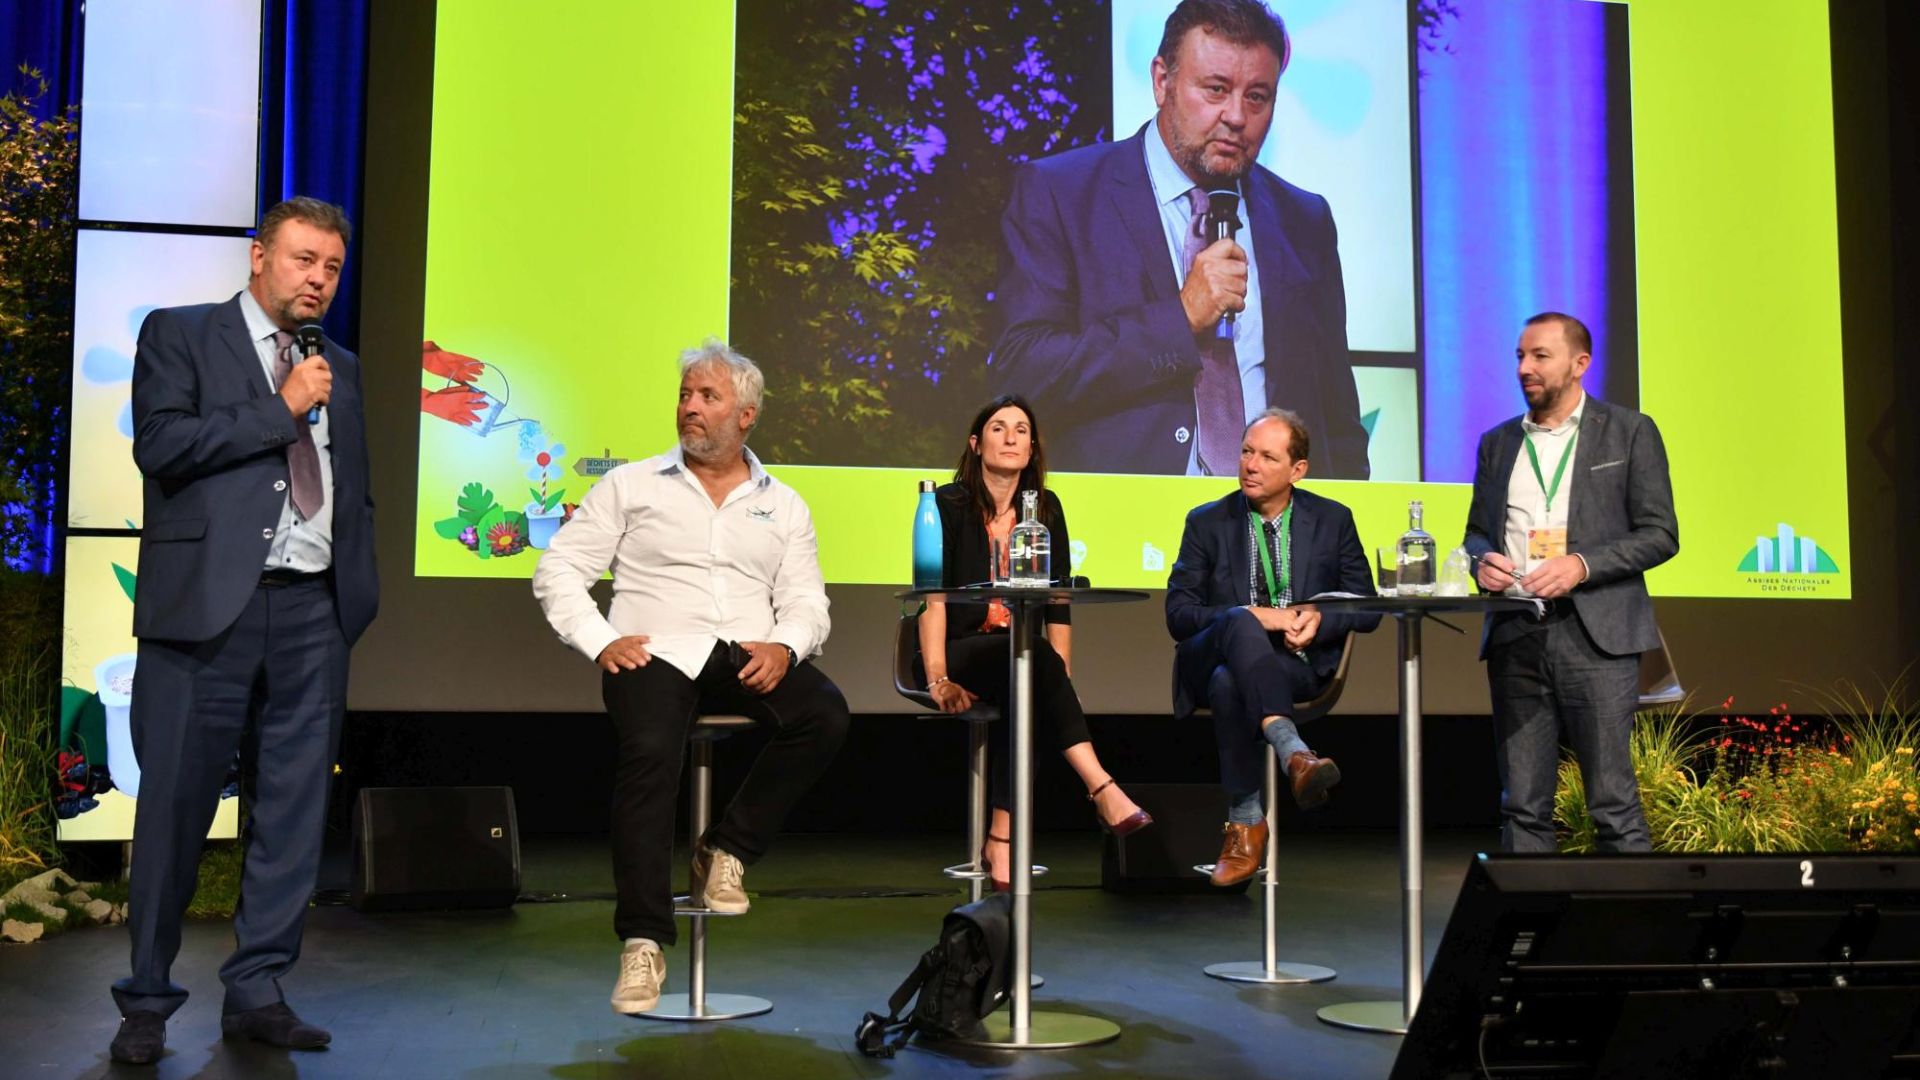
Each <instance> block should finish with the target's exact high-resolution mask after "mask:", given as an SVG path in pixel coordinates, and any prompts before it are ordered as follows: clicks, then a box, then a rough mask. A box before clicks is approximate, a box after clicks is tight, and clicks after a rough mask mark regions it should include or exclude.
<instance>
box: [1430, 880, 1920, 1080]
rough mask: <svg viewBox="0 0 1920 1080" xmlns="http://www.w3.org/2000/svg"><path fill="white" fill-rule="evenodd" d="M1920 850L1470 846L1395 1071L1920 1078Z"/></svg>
mask: <svg viewBox="0 0 1920 1080" xmlns="http://www.w3.org/2000/svg"><path fill="white" fill-rule="evenodd" d="M1916 1017H1920V858H1914V857H1911V856H1873V855H1709V856H1693V855H1612V856H1603V855H1576V856H1558V855H1534V856H1524V855H1507V856H1499V855H1479V856H1476V857H1475V858H1474V861H1473V863H1472V865H1471V866H1469V867H1468V869H1467V879H1466V883H1465V884H1464V885H1462V886H1461V889H1460V898H1459V900H1458V901H1457V902H1456V903H1455V904H1454V909H1453V916H1452V918H1450V919H1449V920H1448V921H1447V929H1446V933H1445V934H1444V935H1443V936H1442V938H1441V940H1440V949H1439V952H1438V953H1437V954H1436V955H1435V957H1434V961H1433V974H1432V975H1431V976H1430V977H1429V978H1428V980H1427V984H1426V992H1425V995H1424V996H1423V997H1422V998H1421V999H1420V1007H1419V1010H1418V1011H1417V1012H1416V1013H1415V1014H1414V1018H1413V1023H1412V1025H1411V1026H1410V1027H1409V1029H1408V1031H1407V1037H1406V1040H1405V1041H1404V1042H1403V1043H1402V1044H1401V1047H1400V1055H1399V1057H1398V1058H1397V1059H1396V1060H1395V1062H1394V1066H1393V1074H1392V1075H1393V1080H1426V1078H1429V1077H1433V1078H1455V1077H1461V1078H1464V1077H1481V1076H1497V1077H1547V1076H1552V1077H1568V1076H1580V1077H1602V1078H1615V1077H1620V1078H1625V1077H1633V1078H1635V1080H1647V1078H1664V1077H1675V1078H1678V1077H1686V1078H1689V1080H1691V1078H1695V1077H1767V1078H1770V1080H1788V1078H1797V1077H1806V1078H1813V1077H1821V1078H1826V1077H1843V1076H1844V1077H1917V1076H1920V1023H1917V1022H1916Z"/></svg>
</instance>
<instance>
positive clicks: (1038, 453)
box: [953, 394, 1047, 520]
mask: <svg viewBox="0 0 1920 1080" xmlns="http://www.w3.org/2000/svg"><path fill="white" fill-rule="evenodd" d="M1009 406H1011V407H1013V408H1016V409H1019V410H1020V411H1021V412H1023V413H1026V414H1027V430H1028V431H1029V432H1031V433H1032V435H1033V453H1032V455H1031V456H1029V457H1028V458H1027V467H1026V468H1024V469H1022V470H1020V482H1019V484H1017V485H1015V487H1014V490H1015V491H1016V492H1020V491H1039V492H1045V491H1046V490H1047V455H1046V450H1045V448H1044V444H1043V443H1041V441H1040V418H1039V417H1037V416H1035V415H1034V414H1033V406H1031V405H1029V404H1027V399H1026V398H1023V397H1021V396H1020V395H1018V394H1002V395H1000V396H999V397H997V398H994V399H993V400H992V401H989V402H987V403H986V405H984V406H982V407H981V409H980V411H979V413H977V414H976V415H975V416H974V418H973V426H972V427H971V428H969V429H968V430H967V434H968V435H969V436H971V437H972V438H971V441H969V442H968V444H967V445H966V446H964V447H961V449H960V464H958V465H956V466H954V469H953V482H954V483H956V484H961V485H964V486H965V487H966V489H967V494H968V495H969V496H971V497H972V499H973V505H974V506H975V507H976V508H978V509H979V511H980V516H981V517H982V518H986V519H988V520H992V518H993V515H994V511H995V509H996V508H995V507H994V505H993V496H992V495H991V494H990V493H989V492H988V491H987V480H986V475H985V474H986V467H985V466H984V465H982V464H981V462H980V454H979V453H977V452H975V450H974V445H975V443H977V442H978V441H979V440H980V437H981V432H983V431H985V430H986V429H987V421H988V420H991V419H993V414H994V413H997V412H999V411H1000V410H1001V409H1004V408H1007V407H1009ZM1015 508H1016V509H1018V504H1017V503H1016V504H1015Z"/></svg>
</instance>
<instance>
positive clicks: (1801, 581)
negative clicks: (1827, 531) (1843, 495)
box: [1736, 521, 1840, 594]
mask: <svg viewBox="0 0 1920 1080" xmlns="http://www.w3.org/2000/svg"><path fill="white" fill-rule="evenodd" d="M1736 569H1737V570H1738V572H1740V573H1742V574H1746V575H1748V577H1747V581H1748V583H1749V584H1752V585H1757V586H1759V588H1760V591H1761V592H1763V593H1779V594H1788V593H1799V594H1811V593H1820V592H1824V591H1826V589H1827V587H1828V586H1831V585H1832V584H1834V579H1835V577H1836V576H1837V575H1838V574H1839V573H1840V564H1839V563H1836V562H1835V561H1834V560H1833V556H1832V555H1830V554H1828V553H1827V550H1826V549H1825V548H1822V547H1821V546H1820V544H1819V542H1818V541H1816V540H1815V539H1814V538H1813V537H1811V536H1800V535H1798V534H1796V533H1795V532H1794V529H1793V526H1791V525H1789V524H1787V523H1786V522H1784V521H1782V522H1779V523H1778V524H1776V525H1775V526H1774V532H1773V535H1772V536H1756V537H1754V540H1753V546H1752V547H1750V548H1748V549H1747V553H1746V555H1745V557H1743V558H1742V559H1741V560H1740V565H1739V566H1738V567H1736Z"/></svg>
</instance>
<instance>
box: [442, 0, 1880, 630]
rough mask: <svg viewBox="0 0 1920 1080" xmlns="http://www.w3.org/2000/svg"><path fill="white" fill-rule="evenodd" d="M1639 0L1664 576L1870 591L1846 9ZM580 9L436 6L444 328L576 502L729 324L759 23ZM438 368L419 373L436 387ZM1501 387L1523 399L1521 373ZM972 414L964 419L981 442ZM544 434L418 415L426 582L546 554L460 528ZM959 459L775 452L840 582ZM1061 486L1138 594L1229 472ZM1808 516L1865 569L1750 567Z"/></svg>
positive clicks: (669, 430) (854, 575)
mask: <svg viewBox="0 0 1920 1080" xmlns="http://www.w3.org/2000/svg"><path fill="white" fill-rule="evenodd" d="M1631 8H1632V25H1631V33H1630V38H1631V43H1632V51H1631V66H1632V95H1633V153H1634V165H1635V167H1634V176H1635V189H1634V218H1635V224H1636V237H1635V251H1636V253H1637V266H1636V279H1637V282H1638V317H1639V340H1640V354H1641V357H1642V362H1641V369H1640V407H1641V408H1642V410H1644V411H1645V412H1647V413H1648V414H1649V415H1651V416H1652V417H1653V418H1654V419H1655V420H1656V421H1657V422H1658V423H1659V425H1660V428H1661V431H1662V433H1663V435H1664V436H1665V438H1666V443H1667V449H1668V453H1669V456H1670V458H1671V463H1672V476H1673V486H1674V497H1675V500H1676V503H1677V506H1678V509H1679V514H1680V520H1681V524H1682V529H1681V550H1680V554H1679V555H1678V556H1677V557H1676V558H1675V559H1674V560H1673V561H1671V562H1669V563H1667V564H1666V565H1664V566H1661V567H1659V568H1658V569H1656V570H1654V571H1653V572H1652V573H1651V574H1649V576H1648V582H1649V586H1650V588H1651V589H1652V591H1653V592H1654V594H1655V595H1662V596H1699V597H1743V596H1777V595H1791V596H1795V597H1802V598H1804V597H1820V598H1836V599H1838V598H1846V597H1848V596H1850V595H1851V591H1852V585H1851V565H1850V564H1851V560H1850V558H1849V556H1848V553H1849V550H1850V547H1849V535H1848V521H1847V502H1846V461H1845V453H1844V446H1843V430H1844V423H1845V416H1844V412H1843V409H1842V386H1841V378H1842V355H1843V354H1842V341H1841V333H1840V295H1839V251H1838V241H1837V237H1836V233H1835V202H1834V200H1835V194H1834V157H1833V114H1832V107H1833V102H1832V88H1831V73H1830V59H1829V56H1830V54H1829V42H1828V22H1827V12H1826V7H1825V5H1824V4H1815V3H1806V2H1804V0H1764V2H1750V0H1636V2H1634V3H1633V4H1632V5H1631ZM1282 10H1284V8H1283V9H1282ZM568 11H569V17H568V18H565V19H561V18H557V17H555V16H554V15H553V14H552V13H551V12H543V11H536V10H532V9H528V8H526V7H524V6H520V5H512V4H508V3H504V2H493V0H489V2H462V3H458V4H442V5H441V6H440V10H439V14H438V25H437V31H436V33H437V41H436V44H435V53H434V107H433V145H432V177H431V182H430V195H429V198H430V209H429V218H428V248H427V272H426V288H427V291H426V317H425V326H424V328H423V336H424V337H425V338H427V339H430V340H434V341H435V342H436V343H437V344H438V345H440V346H441V347H442V348H445V349H449V350H453V351H455V352H459V353H464V354H467V355H470V356H473V357H475V358H477V359H480V360H483V361H485V362H487V363H488V364H489V365H494V366H497V367H498V374H500V375H504V376H506V378H507V379H508V380H510V384H497V383H496V381H495V380H497V375H496V374H495V373H489V377H488V378H483V379H482V380H481V382H480V385H481V386H482V387H483V388H485V389H488V390H489V391H490V392H492V393H494V394H495V395H496V396H497V397H504V398H506V399H507V404H506V406H505V408H504V409H503V411H502V419H511V418H514V417H523V418H531V419H534V420H537V421H539V423H540V425H541V430H542V433H543V434H544V435H545V436H546V437H547V438H549V439H551V440H554V441H557V442H559V443H562V444H564V446H565V449H566V453H565V454H564V455H563V456H562V457H561V459H560V461H559V462H558V472H556V473H555V474H554V479H553V482H554V483H557V484H558V485H559V486H562V487H564V488H566V489H567V495H566V496H565V501H566V502H569V503H571V502H576V501H578V497H579V493H580V491H581V490H582V489H583V485H584V484H586V483H587V482H588V478H587V477H585V476H582V475H579V474H578V473H576V471H575V464H576V462H577V460H578V459H579V458H581V457H602V456H611V457H614V458H626V459H639V458H644V457H648V456H651V455H653V454H657V453H660V452H662V451H664V450H666V449H668V448H669V447H671V446H672V445H673V442H674V425H673V412H672V410H673V406H674V400H675V390H676V387H677V384H678V368H677V363H676V360H677V357H678V355H679V353H680V351H681V350H682V349H684V348H686V347H688V346H690V345H693V344H695V343H697V342H699V341H700V340H701V339H702V338H704V337H707V336H709V335H718V336H721V337H724V336H725V334H726V325H727V318H728V285H729V216H730V212H731V202H732V188H731V148H732V136H733V128H732V124H733V121H734V117H733V113H732V84H733V76H732V72H733V48H734V27H733V13H732V10H731V8H730V7H727V6H719V5H716V6H714V7H712V8H699V9H697V10H685V9H681V10H674V9H669V8H658V9H656V8H652V7H646V6H641V5H629V4H626V3H622V2H614V0H608V2H603V3H595V4H589V3H580V4H576V5H572V6H570V7H569V9H568ZM536 74H537V77H536ZM1516 330H1517V328H1516ZM755 359H756V360H758V361H760V362H761V363H762V364H763V365H768V366H771V365H775V364H780V363H782V362H784V361H786V360H788V359H797V358H783V357H771V356H761V357H756V358H755ZM438 385H443V384H442V383H440V382H439V381H438V380H435V379H433V378H432V377H430V376H423V381H422V386H423V387H429V388H431V387H434V386H438ZM507 385H510V394H508V393H503V392H502V391H503V390H505V389H506V387H507ZM1487 392H1488V393H1490V394H1501V395H1507V396H1510V397H1511V398H1512V399H1513V400H1514V411H1515V412H1518V411H1520V401H1519V394H1518V390H1517V388H1516V387H1514V386H1513V385H1512V384H1511V383H1504V384H1501V385H1498V386H1490V387H1488V388H1487ZM768 407H769V408H778V402H777V401H770V402H769V403H768ZM969 418H970V410H969V411H968V413H967V414H966V415H960V414H956V415H955V417H954V418H953V427H954V432H953V444H954V450H955V453H956V455H957V453H958V450H959V447H960V445H961V443H962V441H963V439H964V435H965V432H964V425H965V423H966V421H967V420H968V419H969ZM527 430H528V429H527V425H520V426H517V427H501V428H496V429H495V430H494V431H493V432H492V433H491V434H488V435H486V436H484V437H483V436H478V435H475V434H474V433H473V432H472V431H471V430H469V429H462V428H460V427H456V426H454V425H452V424H449V423H446V422H444V421H441V420H438V419H436V418H434V417H430V416H423V417H422V420H421V431H420V487H419V494H418V500H419V501H418V505H417V507H416V533H415V535H416V557H415V571H416V573H417V574H419V575H421V576H428V577H528V576H530V575H531V574H532V572H533V567H534V564H535V561H536V559H537V557H538V552H537V551H535V550H527V551H523V552H520V553H518V554H516V555H512V556H507V557H493V558H485V559H483V558H480V557H479V556H478V555H476V554H475V553H474V552H472V551H469V550H468V549H467V548H465V547H463V546H462V545H460V544H459V543H457V542H454V541H451V540H447V539H444V538H442V537H441V536H440V535H439V534H437V533H436V532H435V530H434V523H435V522H436V521H440V520H444V519H447V518H448V517H449V516H450V515H454V514H455V513H456V510H457V506H456V501H457V499H458V497H459V495H460V492H461V489H462V488H463V486H465V485H467V484H469V483H479V484H481V485H482V486H483V487H484V488H485V489H486V490H488V491H491V492H493V493H494V494H495V496H496V498H497V501H498V502H499V503H500V504H501V505H502V506H503V507H506V508H508V509H522V508H523V507H524V504H525V503H526V502H527V501H528V500H529V495H528V492H527V489H528V487H529V486H530V482H529V480H528V478H527V470H528V463H527V462H526V461H524V460H522V457H521V454H522V450H523V446H522V441H521V439H520V438H519V435H520V434H522V433H525V432H526V431H527ZM952 465H953V463H952V461H951V460H941V461H929V462H912V463H903V467H902V468H897V469H852V468H831V467H818V466H781V465H778V464H773V465H771V466H770V469H771V471H772V472H773V473H774V474H775V475H776V476H779V477H780V478H781V479H782V480H784V481H786V482H787V483H789V484H791V485H792V486H793V487H794V488H795V489H797V490H798V491H799V492H800V494H801V495H802V496H803V497H804V498H805V499H806V500H807V502H808V504H809V506H810V507H811V508H812V511H813V516H814V521H815V524H816V526H817V528H818V532H819V538H820V558H821V564H822V568H823V570H824V571H825V574H826V577H827V580H828V581H830V582H841V583H878V584H887V583H905V582H906V580H907V578H908V543H909V528H908V525H909V520H910V518H911V514H912V509H913V505H914V490H915V486H914V485H915V481H918V480H920V479H923V478H933V479H945V478H946V477H947V476H948V475H949V474H950V472H951V469H952ZM533 483H537V481H534V482H533ZM1050 483H1051V486H1053V487H1055V488H1056V490H1058V492H1059V493H1060V496H1061V498H1062V500H1063V502H1064V504H1065V505H1066V507H1067V509H1068V513H1069V520H1070V522H1071V525H1072V532H1073V536H1074V539H1075V540H1076V541H1078V542H1084V543H1085V544H1086V547H1087V555H1086V558H1085V560H1084V561H1083V562H1081V563H1080V564H1079V565H1078V566H1077V572H1079V573H1083V574H1087V575H1089V576H1090V577H1091V578H1092V579H1093V580H1094V582H1095V583H1096V584H1101V585H1111V586H1135V587H1161V586H1164V585H1165V583H1166V570H1165V566H1164V565H1163V566H1161V567H1160V568H1158V569H1152V568H1150V567H1152V566H1153V565H1154V564H1153V562H1152V559H1151V552H1149V551H1148V550H1147V548H1148V546H1151V548H1153V549H1156V550H1157V551H1158V552H1159V553H1161V554H1162V557H1163V558H1164V563H1165V564H1166V565H1170V564H1171V563H1172V561H1173V556H1174V553H1175V552H1176V551H1177V550H1178V547H1179V541H1180V530H1181V524H1182V521H1183V520H1184V518H1185V515H1186V512H1187V511H1188V510H1189V509H1190V508H1192V507H1193V506H1195V505H1198V504H1200V503H1202V502H1205V501H1208V500H1210V499H1213V498H1217V497H1218V496H1219V495H1220V494H1222V493H1224V492H1225V491H1227V490H1229V487H1228V485H1226V484H1223V483H1222V482H1221V481H1220V480H1218V479H1211V478H1195V477H1141V476H1122V475H1074V474H1062V475H1056V476H1054V477H1053V478H1052V479H1051V481H1050ZM1306 486H1308V487H1311V488H1313V489H1314V490H1317V491H1319V492H1321V493H1322V494H1325V495H1328V496H1330V497H1332V498H1335V499H1338V500H1340V501H1342V502H1344V503H1346V504H1347V505H1349V506H1350V507H1352V508H1353V511H1354V515H1355V519H1356V521H1357V523H1358V526H1359V529H1360V535H1361V539H1362V540H1363V541H1364V542H1365V543H1366V544H1367V545H1368V546H1369V547H1370V548H1371V547H1375V546H1384V545H1388V544H1390V543H1392V541H1393V540H1394V539H1395V538H1396V537H1398V536H1399V534H1400V533H1401V531H1402V530H1404V529H1405V527H1406V520H1407V514H1406V508H1407V502H1408V500H1410V499H1415V498H1418V499H1422V500H1424V501H1425V504H1426V527H1427V529H1428V531H1429V532H1431V533H1433V534H1434V536H1435V537H1436V538H1438V539H1439V540H1440V542H1441V545H1442V547H1443V548H1447V547H1451V546H1453V545H1454V544H1456V543H1458V541H1459V537H1460V534H1461V530H1462V528H1463V526H1464V523H1465V519H1466V512H1467V503H1468V497H1469V493H1470V489H1469V488H1468V487H1467V486H1466V485H1461V484H1401V483H1353V482H1339V481H1327V482H1314V481H1313V480H1311V478H1309V480H1308V482H1307V485H1306ZM1782 522H1785V523H1790V524H1791V526H1792V527H1793V529H1794V530H1795V531H1796V532H1797V533H1798V534H1800V535H1802V536H1811V537H1815V538H1817V541H1818V543H1819V546H1820V548H1821V550H1822V551H1824V552H1825V553H1827V554H1828V555H1829V556H1830V557H1831V558H1832V559H1833V561H1834V563H1835V564H1836V565H1837V567H1838V572H1837V573H1832V574H1824V575H1813V576H1805V575H1793V576H1791V577H1790V578H1789V577H1786V576H1783V575H1759V574H1755V573H1751V572H1742V571H1740V570H1739V566H1740V563H1741V562H1742V560H1743V559H1744V558H1745V557H1746V556H1747V555H1748V554H1749V553H1750V552H1751V551H1752V549H1753V546H1754V542H1755V539H1756V537H1759V536H1771V535H1772V534H1773V533H1774V531H1775V529H1776V527H1777V525H1778V523H1782ZM1063 557H1064V553H1056V555H1055V558H1056V559H1060V558H1063ZM1789 589H1790V590H1791V591H1786V590H1789Z"/></svg>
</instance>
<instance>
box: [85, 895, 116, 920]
mask: <svg viewBox="0 0 1920 1080" xmlns="http://www.w3.org/2000/svg"><path fill="white" fill-rule="evenodd" d="M80 910H82V911H84V912H86V913H87V918H89V919H92V920H93V921H94V922H102V923H103V922H108V921H110V920H111V919H112V918H113V905H112V904H109V903H107V902H106V901H105V900H89V901H87V902H86V904H85V905H83V906H82V907H81V909H80Z"/></svg>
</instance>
